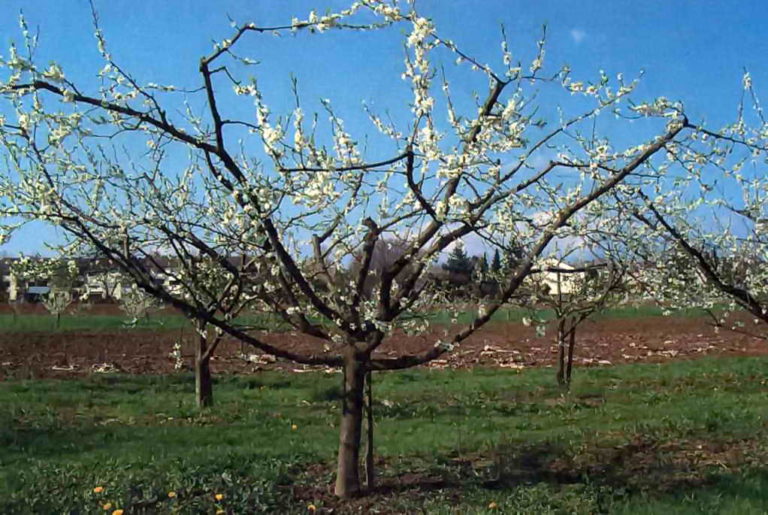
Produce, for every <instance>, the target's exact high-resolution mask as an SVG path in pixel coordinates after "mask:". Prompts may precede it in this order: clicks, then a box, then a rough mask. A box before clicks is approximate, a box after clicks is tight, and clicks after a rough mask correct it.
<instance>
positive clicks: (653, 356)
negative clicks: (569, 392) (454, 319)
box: [0, 307, 768, 380]
mask: <svg viewBox="0 0 768 515" xmlns="http://www.w3.org/2000/svg"><path fill="white" fill-rule="evenodd" d="M107 309H109V308H105V311H106V310H107ZM112 309H114V307H112ZM553 332H554V331H553V330H552V329H551V328H550V329H549V330H548V331H547V335H546V336H545V337H544V338H538V337H536V335H535V332H534V330H533V329H532V328H530V327H525V326H523V325H522V324H516V323H502V322H499V323H492V324H489V325H488V326H486V327H485V328H483V329H481V330H480V331H478V332H477V333H476V334H475V335H473V336H472V337H471V338H469V339H468V340H467V341H465V342H464V343H463V344H462V345H460V346H459V347H458V348H456V349H455V350H454V351H453V352H452V353H451V354H449V355H448V356H447V357H446V359H441V360H436V361H433V362H431V363H430V364H428V365H426V366H428V367H430V368H446V367H451V368H463V367H471V366H490V367H501V368H508V369H521V368H525V367H534V366H552V365H553V364H554V363H555V359H556V356H557V349H556V347H555V345H554V342H553V339H552V335H553ZM262 336H263V338H264V339H265V340H266V341H269V342H272V343H278V344H279V345H280V346H281V347H283V346H287V347H289V348H290V349H291V350H293V351H306V352H310V351H311V352H318V349H322V348H323V343H322V342H318V341H316V340H313V339H311V338H309V337H307V336H304V335H301V334H297V333H279V334H263V335H262ZM441 337H443V338H445V330H444V329H440V328H435V329H433V330H432V332H430V333H428V334H425V335H420V336H407V335H404V334H396V335H394V336H393V337H392V338H390V339H389V340H388V341H387V342H385V344H384V345H383V346H382V347H381V349H380V351H379V354H380V355H381V356H398V355H401V354H403V353H407V354H411V353H418V352H419V351H422V350H425V349H428V348H429V347H431V346H432V345H434V342H436V341H437V340H438V339H440V338H441ZM193 339H194V333H193V332H192V331H191V330H185V331H183V332H179V331H142V330H131V329H125V330H118V331H112V332H106V331H93V332H57V333H54V332H32V333H0V380H2V379H4V378H11V377H15V378H33V377H34V378H41V377H68V376H77V375H84V374H89V373H94V372H110V371H121V372H126V373H131V374H165V373H171V372H173V371H174V360H173V359H172V358H171V357H170V356H169V353H170V352H171V350H172V347H173V344H174V343H175V342H181V344H182V356H183V358H184V363H185V367H189V365H190V363H191V359H192V356H193V353H194V352H193V347H192V344H193ZM329 350H330V351H333V349H329ZM704 355H708V356H709V355H715V356H744V355H748V356H752V355H768V342H766V341H765V340H762V339H759V338H757V337H753V336H749V335H745V334H739V333H734V332H731V331H726V330H722V331H719V332H717V331H716V330H715V329H714V328H713V327H711V326H710V325H709V323H708V320H707V319H703V318H672V317H647V318H631V319H605V320H599V321H590V322H586V323H584V324H583V325H582V326H581V327H580V332H579V334H578V340H577V347H576V352H575V356H576V358H575V365H576V366H585V365H586V366H604V365H612V364H618V363H634V362H662V361H667V360H670V359H680V358H687V359H691V358H695V357H699V356H704ZM275 368H279V369H285V370H289V371H293V372H304V371H307V370H313V369H318V368H323V367H309V366H303V365H296V364H294V363H290V362H285V361H282V360H275V359H274V358H273V357H272V356H266V355H264V354H262V353H261V352H259V351H256V350H255V349H252V348H250V347H247V346H243V345H241V344H240V343H238V342H235V341H232V340H226V341H224V342H222V344H221V346H220V348H219V349H217V352H216V355H215V356H214V357H213V360H212V369H213V372H214V373H215V374H221V373H252V372H255V371H258V370H264V369H275ZM328 371H329V372H332V371H331V370H328Z"/></svg>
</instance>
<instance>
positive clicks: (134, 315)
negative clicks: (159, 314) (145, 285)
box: [118, 285, 158, 325]
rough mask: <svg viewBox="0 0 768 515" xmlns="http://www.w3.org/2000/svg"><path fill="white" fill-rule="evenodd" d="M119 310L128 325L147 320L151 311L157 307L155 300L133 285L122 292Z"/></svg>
mask: <svg viewBox="0 0 768 515" xmlns="http://www.w3.org/2000/svg"><path fill="white" fill-rule="evenodd" d="M118 303H119V305H120V309H121V310H123V312H124V313H125V315H126V317H128V324H129V325H136V324H137V323H139V320H142V319H148V318H149V313H150V311H151V310H153V309H156V308H157V307H158V303H157V299H156V298H155V297H153V296H151V295H149V294H147V293H146V292H145V291H143V290H140V289H139V288H138V287H137V286H135V285H133V286H130V287H128V288H126V289H124V290H123V292H122V293H121V294H120V299H119V301H118Z"/></svg>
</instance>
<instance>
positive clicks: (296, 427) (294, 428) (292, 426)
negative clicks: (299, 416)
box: [291, 424, 299, 431]
mask: <svg viewBox="0 0 768 515" xmlns="http://www.w3.org/2000/svg"><path fill="white" fill-rule="evenodd" d="M298 428H299V426H297V425H296V424H291V431H296V430H297V429H298Z"/></svg>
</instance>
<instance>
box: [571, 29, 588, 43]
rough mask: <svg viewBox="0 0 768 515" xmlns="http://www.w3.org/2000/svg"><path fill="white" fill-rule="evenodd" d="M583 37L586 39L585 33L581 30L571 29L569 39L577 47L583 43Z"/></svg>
mask: <svg viewBox="0 0 768 515" xmlns="http://www.w3.org/2000/svg"><path fill="white" fill-rule="evenodd" d="M585 37H587V33H586V32H585V31H583V30H581V29H571V39H572V40H573V42H574V43H576V44H577V45H578V44H579V43H581V42H582V41H584V38H585Z"/></svg>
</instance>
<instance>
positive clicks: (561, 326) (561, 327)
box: [557, 318, 565, 386]
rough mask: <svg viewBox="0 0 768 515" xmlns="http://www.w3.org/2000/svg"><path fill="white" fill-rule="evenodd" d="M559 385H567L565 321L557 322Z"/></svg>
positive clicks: (562, 319)
mask: <svg viewBox="0 0 768 515" xmlns="http://www.w3.org/2000/svg"><path fill="white" fill-rule="evenodd" d="M557 384H558V385H560V386H564V385H565V319H564V318H561V319H559V320H558V321H557Z"/></svg>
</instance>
